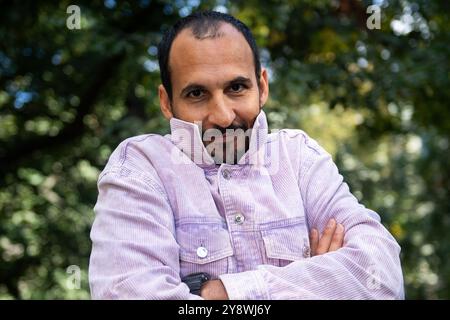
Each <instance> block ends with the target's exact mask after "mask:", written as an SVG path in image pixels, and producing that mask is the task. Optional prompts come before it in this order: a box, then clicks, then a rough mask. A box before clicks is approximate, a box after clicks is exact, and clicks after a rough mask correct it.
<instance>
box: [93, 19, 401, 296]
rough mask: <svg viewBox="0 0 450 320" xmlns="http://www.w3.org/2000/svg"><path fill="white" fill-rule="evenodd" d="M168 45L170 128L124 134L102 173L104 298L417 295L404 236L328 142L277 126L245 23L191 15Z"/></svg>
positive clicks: (98, 292) (99, 263) (163, 59)
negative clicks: (403, 254) (406, 278)
mask: <svg viewBox="0 0 450 320" xmlns="http://www.w3.org/2000/svg"><path fill="white" fill-rule="evenodd" d="M158 55H159V63H160V70H161V79H162V85H160V87H159V98H160V105H161V111H162V113H163V115H164V116H165V118H167V119H168V120H169V121H170V127H171V135H166V136H164V137H163V136H160V135H155V134H149V135H142V136H138V137H133V138H130V139H127V140H125V141H124V142H122V143H121V144H120V145H119V146H118V148H117V149H116V150H115V151H114V152H113V154H112V155H111V157H110V159H109V161H108V164H107V165H106V167H105V169H104V170H103V172H102V173H101V174H100V177H99V180H98V188H99V197H98V201H97V204H96V206H95V212H96V219H95V222H94V224H93V227H92V232H91V238H92V242H93V247H92V255H91V260H90V267H89V277H90V285H91V293H92V297H93V298H107V299H115V298H119V299H126V298H137V299H201V298H204V299H398V298H400V299H401V298H403V297H404V293H403V277H402V271H401V266H400V261H399V252H400V248H399V246H398V244H397V243H396V241H395V240H394V238H393V237H392V236H391V235H390V234H389V232H388V231H387V230H386V229H385V228H384V227H383V226H382V224H381V223H380V218H379V216H378V215H377V214H376V213H375V212H373V211H371V210H368V209H366V208H365V207H364V206H362V205H360V204H359V203H358V202H357V200H356V198H355V197H354V196H353V195H352V194H351V193H350V191H349V189H348V187H347V185H346V184H345V183H344V182H343V178H342V176H341V175H340V174H339V173H338V170H337V168H336V166H335V165H334V164H333V162H332V160H331V157H330V156H329V154H327V153H326V152H325V151H324V150H323V149H322V148H321V147H320V146H319V145H318V144H317V143H316V142H315V141H314V140H312V139H311V138H309V137H308V136H307V135H306V134H305V133H304V132H303V131H300V130H281V131H279V132H276V133H272V134H268V130H267V121H266V117H265V114H264V112H263V111H262V110H261V109H262V107H263V106H264V103H265V102H266V100H267V98H268V94H269V88H268V79H267V71H266V70H265V69H264V68H261V65H260V62H259V55H258V51H257V47H256V44H255V41H254V39H253V37H252V35H251V32H250V31H249V29H248V28H247V27H246V26H245V25H244V24H243V23H242V22H240V21H238V20H236V19H235V18H233V17H231V16H229V15H226V14H221V13H217V12H201V13H197V14H194V15H191V16H189V17H186V18H184V19H182V20H180V21H179V22H178V23H177V24H176V25H175V26H174V27H173V28H172V29H171V30H169V31H168V32H167V33H166V34H165V36H164V38H163V39H162V41H161V44H160V45H159V48H158ZM344 230H345V231H344ZM319 235H321V236H319Z"/></svg>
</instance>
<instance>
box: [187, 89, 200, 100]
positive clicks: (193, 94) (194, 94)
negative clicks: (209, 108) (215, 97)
mask: <svg viewBox="0 0 450 320" xmlns="http://www.w3.org/2000/svg"><path fill="white" fill-rule="evenodd" d="M202 95H203V90H201V89H194V90H192V91H190V92H189V93H188V94H187V96H188V97H190V98H200V97H201V96H202Z"/></svg>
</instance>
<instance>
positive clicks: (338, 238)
mask: <svg viewBox="0 0 450 320" xmlns="http://www.w3.org/2000/svg"><path fill="white" fill-rule="evenodd" d="M343 242H344V226H343V225H342V224H340V223H338V225H337V226H336V230H335V231H334V235H333V238H332V239H331V244H330V248H329V249H328V252H331V251H336V250H338V249H340V248H342V244H343Z"/></svg>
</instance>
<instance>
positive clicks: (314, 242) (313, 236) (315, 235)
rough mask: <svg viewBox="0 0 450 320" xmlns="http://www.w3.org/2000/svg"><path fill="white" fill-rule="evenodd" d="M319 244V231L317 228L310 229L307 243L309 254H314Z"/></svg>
mask: <svg viewBox="0 0 450 320" xmlns="http://www.w3.org/2000/svg"><path fill="white" fill-rule="evenodd" d="M318 244H319V231H317V229H312V230H311V233H310V234H309V245H310V247H311V255H312V256H315V255H316V251H317V246H318Z"/></svg>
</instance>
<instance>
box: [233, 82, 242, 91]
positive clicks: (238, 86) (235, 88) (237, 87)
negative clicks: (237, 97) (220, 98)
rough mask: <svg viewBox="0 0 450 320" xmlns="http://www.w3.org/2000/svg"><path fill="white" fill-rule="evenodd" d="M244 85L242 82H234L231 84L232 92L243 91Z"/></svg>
mask: <svg viewBox="0 0 450 320" xmlns="http://www.w3.org/2000/svg"><path fill="white" fill-rule="evenodd" d="M244 88H245V87H244V85H243V84H241V83H234V84H232V85H231V86H230V91H232V92H241V91H242V90H243V89H244Z"/></svg>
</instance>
